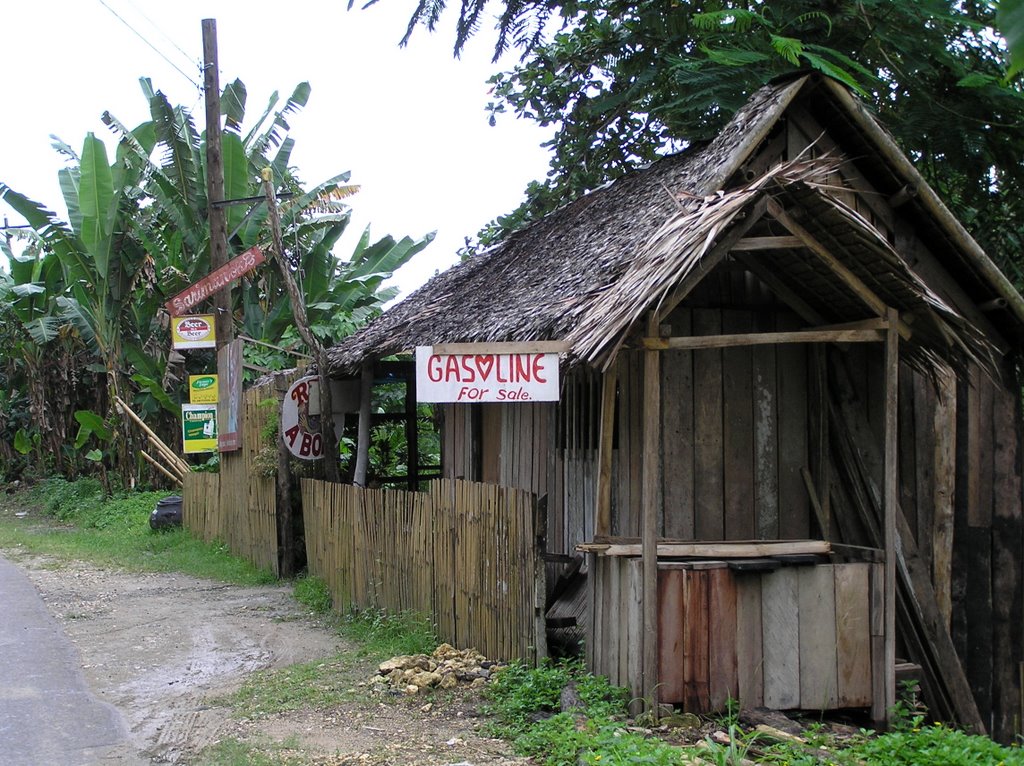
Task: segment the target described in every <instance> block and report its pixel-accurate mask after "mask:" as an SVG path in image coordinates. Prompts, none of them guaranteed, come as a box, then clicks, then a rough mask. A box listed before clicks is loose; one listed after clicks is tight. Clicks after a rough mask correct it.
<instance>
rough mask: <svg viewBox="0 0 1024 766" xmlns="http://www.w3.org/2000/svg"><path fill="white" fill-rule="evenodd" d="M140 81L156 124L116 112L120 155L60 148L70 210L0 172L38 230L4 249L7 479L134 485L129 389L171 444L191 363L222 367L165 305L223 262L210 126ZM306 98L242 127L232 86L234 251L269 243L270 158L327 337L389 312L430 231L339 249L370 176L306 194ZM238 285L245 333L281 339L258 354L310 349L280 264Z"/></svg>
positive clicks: (300, 93)
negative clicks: (298, 149) (97, 476)
mask: <svg viewBox="0 0 1024 766" xmlns="http://www.w3.org/2000/svg"><path fill="white" fill-rule="evenodd" d="M141 84H142V91H143V95H144V96H145V98H146V99H147V101H148V103H149V111H150V119H149V120H147V121H146V122H144V123H142V124H141V125H139V126H138V127H136V128H133V129H129V128H128V127H126V126H125V125H124V124H123V123H121V122H120V121H119V120H118V119H117V118H116V117H115V116H113V115H111V114H110V113H109V112H107V113H104V115H103V120H104V122H105V123H106V125H107V126H108V127H109V128H110V130H111V132H112V134H113V135H114V137H115V138H116V141H117V145H116V150H115V152H114V156H113V157H112V158H111V157H110V156H109V154H108V151H107V147H106V144H105V142H104V141H103V140H101V139H100V138H99V137H97V136H95V135H93V134H89V135H88V136H86V138H85V141H84V142H83V145H82V150H81V152H76V151H75V150H74V149H72V148H71V147H70V146H69V145H67V144H65V143H63V142H60V141H57V142H56V143H55V144H54V147H55V149H56V150H57V151H58V152H60V153H61V154H62V155H63V156H64V157H65V158H66V159H67V162H68V167H67V168H65V169H64V170H62V171H60V186H61V190H62V193H63V198H64V200H63V201H64V205H65V206H66V208H67V211H68V216H67V220H63V219H61V218H60V217H59V216H57V215H56V214H55V213H53V212H52V211H50V210H48V209H47V208H46V207H44V206H43V205H42V204H41V203H39V202H36V201H34V200H31V199H28V198H27V197H25V196H24V195H22V194H19V193H18V192H17V191H15V190H14V189H11V188H10V187H9V186H8V185H6V184H4V183H2V182H0V199H2V200H3V201H4V202H5V203H7V205H9V206H10V207H11V208H13V210H14V211H15V212H17V213H18V214H19V215H20V216H21V217H23V218H24V219H25V220H26V221H27V223H28V225H29V228H28V229H26V230H21V231H18V232H17V233H18V234H19V235H20V236H18V237H17V238H16V237H14V236H13V235H11V236H9V237H8V238H6V239H5V240H4V241H3V243H2V246H3V252H4V255H5V256H6V258H7V261H8V263H9V273H2V272H0V312H2V314H3V316H4V322H3V323H2V324H0V327H2V328H3V329H2V330H0V334H2V335H3V338H2V340H3V344H2V347H0V376H2V377H3V379H4V380H3V382H4V383H5V384H6V385H5V386H4V394H3V396H5V397H6V398H7V401H5V402H4V404H5V406H4V407H3V408H2V412H3V415H0V444H2V445H3V446H2V447H0V474H2V475H4V476H7V477H9V478H10V477H13V476H14V475H16V474H18V473H19V472H20V471H23V470H24V469H25V468H27V467H32V468H35V469H37V470H39V471H40V472H46V471H48V470H51V469H54V470H57V471H61V472H64V473H66V474H68V475H72V476H73V475H75V474H76V473H78V472H80V471H81V470H82V469H83V467H88V466H89V465H95V466H96V467H97V469H98V470H99V471H100V472H101V474H102V475H103V476H104V477H106V470H107V469H108V468H116V469H117V473H118V474H119V475H120V477H121V478H122V479H123V481H125V482H127V483H132V482H134V481H136V480H137V479H138V478H139V476H140V473H141V467H142V466H141V465H140V464H139V463H138V462H137V459H136V458H135V457H133V456H135V455H137V452H138V450H137V449H136V447H137V445H136V444H134V442H133V438H134V437H133V436H132V433H131V432H130V431H128V430H127V429H125V428H123V427H122V426H121V419H120V418H119V417H118V416H117V414H116V413H115V412H114V410H113V402H114V401H115V397H117V396H120V397H122V398H124V399H125V400H128V401H130V402H131V403H132V405H133V407H134V408H135V409H136V410H137V411H138V412H140V413H141V414H143V416H144V417H146V419H147V422H150V423H151V424H152V425H154V426H155V427H156V429H157V430H158V431H159V432H161V434H162V435H163V436H164V438H165V439H166V440H167V441H169V442H171V443H173V442H174V441H175V440H176V439H177V438H178V437H177V433H178V430H179V429H178V421H177V418H178V413H179V410H178V403H179V401H180V398H181V394H182V389H183V381H184V380H185V379H186V375H187V374H188V373H189V372H192V373H196V372H205V371H209V369H210V368H211V367H212V366H213V365H214V364H215V361H214V360H213V359H212V354H211V353H206V354H203V353H196V354H190V355H189V356H188V358H186V357H185V356H183V355H181V354H178V353H175V352H172V351H171V350H170V343H169V331H168V326H169V317H168V315H167V312H166V310H165V309H164V308H163V304H164V302H165V301H166V300H167V299H168V298H169V297H170V296H172V295H174V294H175V293H177V292H179V291H180V290H181V289H183V288H184V287H186V286H187V285H189V284H191V283H192V282H194V281H196V280H197V279H199V278H201V277H202V276H203V275H205V274H206V273H208V271H209V270H210V264H209V231H208V226H207V222H206V210H207V206H208V201H207V198H206V166H205V156H206V151H205V140H204V136H203V135H202V134H200V133H199V132H198V131H197V129H196V126H195V121H194V119H193V117H192V115H191V113H190V112H189V110H188V109H185V108H184V107H181V106H173V105H172V104H171V103H170V101H169V100H168V99H167V97H166V96H165V95H164V94H163V93H162V92H160V91H159V90H156V89H154V87H153V85H152V83H151V82H150V81H149V80H148V79H143V80H141ZM309 93H310V89H309V85H308V84H306V83H302V84H300V85H299V86H298V87H297V88H295V90H294V91H293V92H292V93H291V95H290V96H289V97H288V98H286V99H284V100H282V99H281V98H280V97H279V96H278V94H276V93H275V94H273V95H272V96H271V98H270V100H269V103H268V105H267V106H266V108H265V109H264V110H263V112H262V113H261V114H260V115H259V116H258V118H257V119H256V120H255V121H254V123H253V124H252V126H251V127H249V128H248V129H243V125H244V123H245V119H246V101H247V94H246V89H245V86H244V84H243V83H242V82H241V81H240V80H235V81H234V82H232V83H230V84H229V85H228V86H227V87H226V88H225V89H224V92H223V94H222V99H221V103H222V110H223V114H224V116H225V121H224V122H225V124H224V129H223V133H222V152H223V157H224V175H225V198H226V199H228V200H238V199H244V198H247V197H253V198H257V201H253V202H250V203H249V204H243V205H231V206H229V207H228V208H227V222H228V232H229V247H228V249H229V252H230V253H238V252H241V251H243V250H245V249H247V248H249V247H251V246H252V245H256V244H262V245H264V246H266V244H267V242H268V241H269V235H268V226H267V206H266V204H265V203H260V202H259V201H258V198H259V196H260V194H261V188H260V171H261V170H262V169H263V168H264V167H267V166H269V167H271V168H273V171H274V178H275V179H278V188H277V193H278V195H279V196H280V197H281V198H282V202H281V216H282V228H283V232H284V239H285V242H286V248H287V250H288V252H287V253H286V256H287V259H288V262H289V266H290V268H291V269H292V270H293V271H294V272H295V273H296V274H297V275H299V278H300V282H301V287H302V289H303V295H304V298H305V300H306V302H307V305H308V306H309V314H310V319H311V322H312V323H313V329H314V332H315V333H316V334H317V335H318V336H319V337H320V338H321V339H322V340H323V341H324V342H325V343H330V342H332V341H334V340H337V339H338V338H340V337H342V336H343V335H345V334H347V333H349V332H351V331H352V330H353V329H354V328H355V327H356V326H358V325H359V324H361V323H362V322H364V321H366V319H368V318H369V317H371V316H372V315H373V314H374V313H375V312H379V311H380V310H381V307H382V305H383V303H384V302H386V301H387V300H388V299H389V298H390V297H392V295H393V292H392V291H391V290H389V289H385V288H384V287H383V283H384V281H385V280H386V279H387V278H388V277H389V276H390V275H391V273H392V272H393V271H394V270H395V269H397V268H399V267H400V266H401V265H402V264H404V263H405V262H406V261H407V260H408V259H409V258H410V257H411V256H412V255H414V254H415V253H416V252H418V251H420V250H421V249H422V248H423V247H425V246H426V244H428V243H429V241H430V239H431V237H430V236H427V237H425V238H422V239H419V240H413V239H410V238H408V237H406V238H403V239H401V240H395V239H394V238H392V237H385V238H383V239H380V240H378V241H375V242H373V241H371V239H370V236H369V231H366V232H364V233H363V236H362V237H361V239H360V240H359V241H358V244H357V245H356V247H355V249H354V252H353V253H352V254H351V256H350V257H349V258H348V259H347V260H344V261H342V260H339V258H338V257H337V256H336V255H335V253H334V249H335V248H336V246H337V244H338V241H339V239H340V238H341V236H342V234H343V233H344V232H345V229H346V227H347V226H348V223H349V217H350V210H349V207H348V204H347V203H346V202H345V200H346V199H347V198H348V197H349V196H351V195H352V194H353V193H355V191H356V190H357V189H356V187H354V186H351V185H349V184H348V174H340V175H338V176H335V177H334V178H331V179H328V180H327V181H325V182H323V183H320V184H318V185H316V186H313V187H311V188H306V187H304V185H303V183H302V181H301V180H300V179H299V177H298V175H297V173H296V171H295V169H294V168H293V167H292V166H291V164H290V161H291V154H292V151H293V148H294V145H295V140H294V138H292V137H291V136H290V135H289V124H288V119H289V117H290V116H291V115H292V114H294V113H296V112H297V111H298V110H300V109H301V108H302V107H303V106H304V105H305V103H306V101H307V100H308V98H309ZM241 287H242V289H241V290H235V291H234V295H235V306H234V322H235V325H236V330H237V331H238V332H239V333H241V334H245V335H247V336H248V337H251V338H254V339H255V340H258V341H262V342H263V343H265V344H269V345H266V346H255V345H254V346H253V347H252V351H251V353H250V352H247V359H249V357H252V358H251V359H249V361H250V362H253V363H254V364H255V365H256V366H258V367H261V368H267V369H271V368H280V367H283V366H286V365H289V366H290V364H291V361H290V357H288V356H287V355H286V354H283V353H281V352H280V351H277V350H274V349H273V348H272V347H278V348H283V347H288V348H292V349H295V350H300V349H299V346H300V345H301V344H300V342H299V339H298V337H297V335H295V334H294V331H293V328H292V326H291V317H292V314H291V307H290V304H289V301H288V298H287V295H286V294H285V291H284V289H283V285H282V283H281V277H280V274H279V273H278V272H277V271H275V270H273V269H271V268H263V269H262V270H260V271H259V272H257V273H255V274H254V275H252V276H251V277H249V278H247V279H246V280H244V282H243V284H242V286H241ZM267 349H270V350H269V351H268V350H267ZM254 360H255V361H254ZM83 459H85V460H86V462H83Z"/></svg>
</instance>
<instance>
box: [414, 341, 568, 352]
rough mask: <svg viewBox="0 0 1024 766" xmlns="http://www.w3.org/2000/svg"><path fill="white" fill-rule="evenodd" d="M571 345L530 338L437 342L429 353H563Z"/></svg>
mask: <svg viewBox="0 0 1024 766" xmlns="http://www.w3.org/2000/svg"><path fill="white" fill-rule="evenodd" d="M571 350H572V346H570V345H569V343H568V342H566V341H563V340H531V341H516V342H508V343H498V342H495V343H490V342H487V343H437V344H434V345H433V346H431V348H430V353H431V354H564V353H566V352H567V351H571Z"/></svg>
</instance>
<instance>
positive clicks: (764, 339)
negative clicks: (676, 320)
mask: <svg viewBox="0 0 1024 766" xmlns="http://www.w3.org/2000/svg"><path fill="white" fill-rule="evenodd" d="M883 340H885V335H884V333H882V332H881V331H880V330H860V329H853V330H795V331H793V332H755V333H737V334H734V335H686V336H681V337H675V338H654V337H647V338H641V340H640V343H641V346H642V347H643V348H645V349H647V350H648V351H669V350H671V351H693V350H696V349H706V348H734V347H736V346H770V345H777V344H780V343H871V342H879V341H883Z"/></svg>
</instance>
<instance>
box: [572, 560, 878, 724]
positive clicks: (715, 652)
mask: <svg viewBox="0 0 1024 766" xmlns="http://www.w3.org/2000/svg"><path fill="white" fill-rule="evenodd" d="M593 563H594V575H595V578H596V579H595V590H594V596H595V601H594V619H593V621H592V624H591V628H590V631H591V635H590V636H588V640H589V645H590V646H593V647H594V652H592V653H591V656H590V657H589V661H590V663H591V667H592V669H593V670H594V672H597V673H601V674H603V675H607V676H608V677H609V678H610V679H611V681H612V683H616V684H621V685H624V686H627V687H628V688H629V689H630V692H631V693H632V694H634V695H637V694H639V693H640V689H639V683H638V678H639V676H638V674H634V673H632V672H630V670H629V669H630V667H631V666H633V665H634V664H635V663H636V662H637V661H638V660H637V658H638V657H639V656H640V654H641V652H642V638H643V636H642V626H641V623H640V621H639V610H637V609H634V605H633V596H634V595H635V593H634V584H635V583H634V581H635V580H636V578H637V577H639V559H638V558H636V557H626V556H622V557H620V556H595V557H594V559H593ZM878 566H879V565H877V564H863V563H852V564H820V565H816V566H800V567H782V568H780V569H777V570H775V571H774V572H765V573H755V572H748V573H738V572H733V571H732V570H730V569H728V568H727V566H726V565H725V564H724V563H722V562H719V563H717V564H710V563H709V564H696V565H695V564H684V563H668V562H665V563H660V564H659V566H658V603H659V612H658V637H657V640H658V662H659V668H658V678H659V681H660V685H659V687H658V693H659V701H661V702H666V703H671V704H676V705H680V706H682V708H683V709H684V710H686V711H689V712H693V713H709V712H715V711H721V710H724V709H725V706H726V702H727V700H728V699H730V698H731V699H738V700H739V702H740V704H741V705H743V706H744V707H759V706H762V705H763V706H767V707H770V708H775V709H795V708H801V709H805V710H828V709H835V708H844V707H865V706H867V705H869V704H870V702H871V612H870V610H871V604H870V600H869V598H868V587H867V584H868V579H869V572H870V570H871V569H872V568H873V567H875V568H877V567H878ZM620 616H621V617H622V618H624V619H620Z"/></svg>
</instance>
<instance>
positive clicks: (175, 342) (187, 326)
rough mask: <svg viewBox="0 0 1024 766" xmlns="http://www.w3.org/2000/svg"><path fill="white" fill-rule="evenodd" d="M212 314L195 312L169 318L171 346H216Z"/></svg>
mask: <svg viewBox="0 0 1024 766" xmlns="http://www.w3.org/2000/svg"><path fill="white" fill-rule="evenodd" d="M213 325H214V321H213V314H196V315H194V316H186V317H172V318H171V346H172V347H173V348H216V347H217V336H216V334H215V333H214V329H213Z"/></svg>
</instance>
